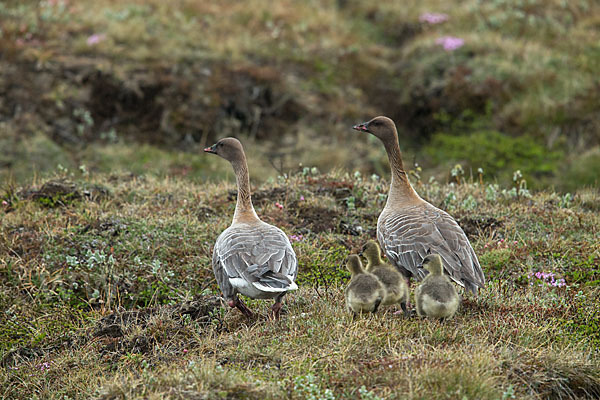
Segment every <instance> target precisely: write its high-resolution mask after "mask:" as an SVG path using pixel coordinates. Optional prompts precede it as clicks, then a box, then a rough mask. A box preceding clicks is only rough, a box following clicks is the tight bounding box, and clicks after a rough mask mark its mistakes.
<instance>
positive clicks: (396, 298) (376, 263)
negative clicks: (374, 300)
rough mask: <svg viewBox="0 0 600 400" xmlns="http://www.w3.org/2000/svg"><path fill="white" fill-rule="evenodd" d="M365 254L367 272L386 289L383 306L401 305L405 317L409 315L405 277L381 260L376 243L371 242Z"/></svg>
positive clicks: (366, 247) (366, 246) (368, 243)
mask: <svg viewBox="0 0 600 400" xmlns="http://www.w3.org/2000/svg"><path fill="white" fill-rule="evenodd" d="M363 254H364V255H365V257H366V258H367V268H366V269H367V271H368V272H370V273H372V274H373V275H375V276H376V277H377V278H378V279H379V281H380V282H381V283H382V284H383V287H385V290H386V296H385V298H384V299H383V301H382V302H381V305H383V306H387V305H391V304H400V307H402V311H404V315H408V314H409V313H408V308H407V303H408V300H409V293H408V285H407V284H406V279H405V278H404V276H403V275H402V274H401V273H400V272H398V270H397V269H396V268H394V267H392V266H391V265H390V264H388V263H386V262H384V261H383V260H382V259H381V251H380V249H379V245H378V244H377V242H376V241H374V240H369V241H368V242H367V244H366V245H365V250H364V252H363Z"/></svg>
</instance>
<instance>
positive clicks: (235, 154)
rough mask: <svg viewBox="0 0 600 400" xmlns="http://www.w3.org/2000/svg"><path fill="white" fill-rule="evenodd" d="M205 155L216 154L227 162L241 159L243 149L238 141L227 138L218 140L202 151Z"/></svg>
mask: <svg viewBox="0 0 600 400" xmlns="http://www.w3.org/2000/svg"><path fill="white" fill-rule="evenodd" d="M204 151H205V152H206V153H211V154H216V155H218V156H219V157H222V158H224V159H226V160H227V161H229V162H234V161H238V160H240V159H243V158H244V157H245V156H244V148H243V147H242V144H241V143H240V141H239V140H237V139H236V138H232V137H227V138H223V139H221V140H219V141H218V142H217V143H215V144H213V145H212V146H210V147H207V148H205V149H204Z"/></svg>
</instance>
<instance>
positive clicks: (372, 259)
mask: <svg viewBox="0 0 600 400" xmlns="http://www.w3.org/2000/svg"><path fill="white" fill-rule="evenodd" d="M363 254H364V255H365V257H366V258H367V269H370V268H371V267H373V266H375V265H381V264H383V260H382V259H381V250H380V249H379V244H377V242H376V241H374V240H369V241H368V242H367V244H365V249H364V251H363Z"/></svg>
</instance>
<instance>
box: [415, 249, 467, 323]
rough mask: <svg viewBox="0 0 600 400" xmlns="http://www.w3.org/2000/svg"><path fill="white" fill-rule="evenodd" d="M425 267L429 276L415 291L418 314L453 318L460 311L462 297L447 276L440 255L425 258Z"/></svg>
mask: <svg viewBox="0 0 600 400" xmlns="http://www.w3.org/2000/svg"><path fill="white" fill-rule="evenodd" d="M423 267H424V268H425V269H426V270H427V271H429V274H428V275H427V276H426V277H425V278H424V279H423V282H421V284H420V285H419V286H417V288H416V289H415V303H416V305H417V314H418V315H419V316H421V317H430V318H451V317H452V316H453V315H454V314H455V313H456V310H457V309H458V304H459V303H460V297H458V293H456V288H455V287H454V284H453V283H452V281H451V280H450V279H448V276H447V275H444V268H443V266H442V258H441V257H440V256H439V254H430V255H428V256H427V257H425V260H424V261H423Z"/></svg>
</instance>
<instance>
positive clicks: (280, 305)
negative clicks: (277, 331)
mask: <svg viewBox="0 0 600 400" xmlns="http://www.w3.org/2000/svg"><path fill="white" fill-rule="evenodd" d="M286 293H287V292H283V293H281V294H280V295H279V296H277V297H276V298H275V304H273V306H272V307H271V315H272V316H273V318H274V319H279V314H280V313H281V309H282V308H283V303H282V302H281V300H282V299H283V296H285V294H286Z"/></svg>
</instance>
